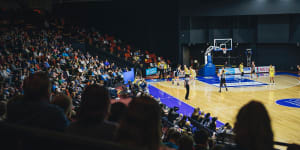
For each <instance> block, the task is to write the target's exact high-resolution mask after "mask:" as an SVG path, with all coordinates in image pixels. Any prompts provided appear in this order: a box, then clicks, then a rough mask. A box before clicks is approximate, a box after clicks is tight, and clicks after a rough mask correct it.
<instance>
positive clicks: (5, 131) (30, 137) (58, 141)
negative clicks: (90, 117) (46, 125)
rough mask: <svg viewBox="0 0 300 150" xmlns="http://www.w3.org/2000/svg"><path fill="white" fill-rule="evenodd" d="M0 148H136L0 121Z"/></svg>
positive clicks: (14, 149)
mask: <svg viewBox="0 0 300 150" xmlns="http://www.w3.org/2000/svg"><path fill="white" fill-rule="evenodd" d="M0 143H1V148H7V149H10V150H25V149H30V150H32V149H39V150H60V149H62V150H70V149H71V150H77V149H78V150H79V149H80V150H83V149H84V150H89V149H101V150H129V149H131V150H132V149H133V150H134V149H136V148H131V147H126V146H123V145H119V144H117V143H113V142H109V141H103V140H97V139H92V138H85V137H79V136H73V135H68V134H64V133H60V132H56V131H48V130H42V129H36V128H30V127H24V126H19V125H15V124H8V123H4V122H1V123H0Z"/></svg>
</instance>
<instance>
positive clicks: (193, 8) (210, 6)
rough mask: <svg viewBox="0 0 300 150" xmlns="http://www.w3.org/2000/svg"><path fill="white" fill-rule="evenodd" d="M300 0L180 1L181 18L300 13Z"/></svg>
mask: <svg viewBox="0 0 300 150" xmlns="http://www.w3.org/2000/svg"><path fill="white" fill-rule="evenodd" d="M299 6H300V1H299V0H179V9H180V15H181V16H236V15H262V14H264V15H266V14H293V13H300V7H299Z"/></svg>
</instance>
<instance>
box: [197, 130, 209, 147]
mask: <svg viewBox="0 0 300 150" xmlns="http://www.w3.org/2000/svg"><path fill="white" fill-rule="evenodd" d="M208 138H209V134H208V133H207V132H206V131H205V130H200V131H196V132H195V133H194V140H195V144H196V145H195V150H207V149H209V146H208Z"/></svg>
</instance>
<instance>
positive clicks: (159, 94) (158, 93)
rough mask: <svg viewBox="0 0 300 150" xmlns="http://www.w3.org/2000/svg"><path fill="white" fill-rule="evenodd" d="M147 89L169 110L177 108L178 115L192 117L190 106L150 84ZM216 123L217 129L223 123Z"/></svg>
mask: <svg viewBox="0 0 300 150" xmlns="http://www.w3.org/2000/svg"><path fill="white" fill-rule="evenodd" d="M148 88H149V92H150V94H151V95H152V96H154V97H155V98H157V99H160V101H161V102H162V103H163V104H165V105H166V106H168V107H169V108H172V107H174V106H176V107H178V108H179V110H178V111H177V112H178V113H182V114H183V115H186V116H191V115H192V113H193V111H194V107H192V106H191V105H189V104H186V103H184V102H182V101H181V100H179V99H177V98H175V97H173V96H171V95H169V94H168V93H166V92H164V91H162V90H160V89H158V88H156V87H154V86H153V85H151V84H149V85H148ZM200 110H201V108H200ZM216 123H217V127H220V126H222V125H224V123H222V122H220V121H217V122H216Z"/></svg>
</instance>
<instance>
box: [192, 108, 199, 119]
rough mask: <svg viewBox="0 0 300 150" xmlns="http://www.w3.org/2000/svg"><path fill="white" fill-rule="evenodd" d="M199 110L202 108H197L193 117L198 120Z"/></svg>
mask: <svg viewBox="0 0 300 150" xmlns="http://www.w3.org/2000/svg"><path fill="white" fill-rule="evenodd" d="M199 112H200V108H195V109H194V112H193V113H192V116H191V118H192V119H194V120H197V119H198V117H199Z"/></svg>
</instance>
